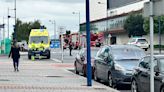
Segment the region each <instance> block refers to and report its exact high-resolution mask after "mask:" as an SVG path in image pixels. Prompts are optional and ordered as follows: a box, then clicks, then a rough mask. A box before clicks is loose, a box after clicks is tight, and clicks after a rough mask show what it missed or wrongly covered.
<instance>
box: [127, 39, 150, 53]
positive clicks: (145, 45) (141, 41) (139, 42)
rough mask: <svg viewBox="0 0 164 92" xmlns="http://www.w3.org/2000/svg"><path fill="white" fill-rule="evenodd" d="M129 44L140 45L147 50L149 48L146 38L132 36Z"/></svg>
mask: <svg viewBox="0 0 164 92" xmlns="http://www.w3.org/2000/svg"><path fill="white" fill-rule="evenodd" d="M128 44H129V45H135V46H138V47H140V48H142V49H145V51H147V49H148V48H149V43H148V41H147V40H146V39H145V38H132V39H130V40H129V42H128Z"/></svg>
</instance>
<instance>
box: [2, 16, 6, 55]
mask: <svg viewBox="0 0 164 92" xmlns="http://www.w3.org/2000/svg"><path fill="white" fill-rule="evenodd" d="M5 47H6V46H5V19H4V17H3V50H4V54H5V53H6V51H5Z"/></svg>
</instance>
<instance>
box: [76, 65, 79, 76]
mask: <svg viewBox="0 0 164 92" xmlns="http://www.w3.org/2000/svg"><path fill="white" fill-rule="evenodd" d="M75 73H76V74H79V72H78V71H77V66H76V63H75Z"/></svg>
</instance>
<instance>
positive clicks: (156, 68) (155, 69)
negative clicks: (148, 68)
mask: <svg viewBox="0 0 164 92" xmlns="http://www.w3.org/2000/svg"><path fill="white" fill-rule="evenodd" d="M154 72H155V75H156V76H158V75H159V68H158V66H155V67H154Z"/></svg>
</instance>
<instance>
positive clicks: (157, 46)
mask: <svg viewBox="0 0 164 92" xmlns="http://www.w3.org/2000/svg"><path fill="white" fill-rule="evenodd" d="M159 47H160V46H159V45H154V48H159ZM161 49H163V50H164V45H161Z"/></svg>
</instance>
